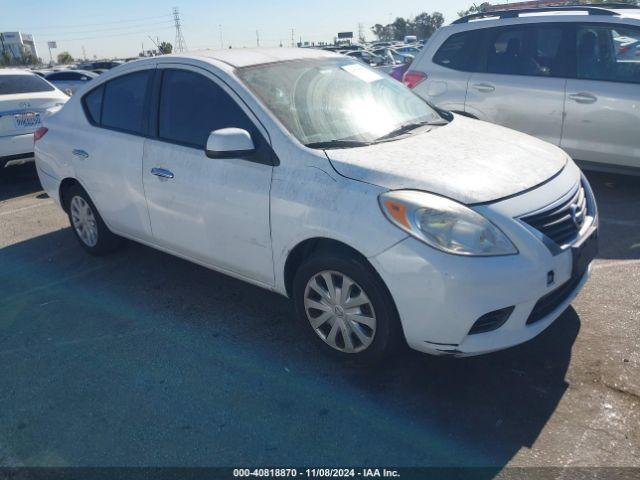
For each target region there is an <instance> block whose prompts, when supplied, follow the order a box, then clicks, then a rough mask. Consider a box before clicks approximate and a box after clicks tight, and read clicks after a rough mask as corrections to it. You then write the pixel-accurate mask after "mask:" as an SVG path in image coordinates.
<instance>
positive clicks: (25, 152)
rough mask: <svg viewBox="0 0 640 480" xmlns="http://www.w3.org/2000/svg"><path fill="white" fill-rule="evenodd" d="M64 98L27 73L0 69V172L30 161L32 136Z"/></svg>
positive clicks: (44, 81) (61, 94) (57, 91)
mask: <svg viewBox="0 0 640 480" xmlns="http://www.w3.org/2000/svg"><path fill="white" fill-rule="evenodd" d="M68 98H69V97H67V96H66V95H65V94H64V93H62V92H61V91H60V90H58V89H57V88H55V87H54V86H53V85H51V84H50V83H49V82H47V81H46V80H44V79H43V78H41V77H39V76H38V75H35V74H33V73H31V72H29V71H27V70H17V69H0V169H2V168H4V167H5V166H7V165H11V164H15V163H24V162H27V161H33V132H35V131H36V130H37V129H38V128H39V127H40V125H41V121H42V117H43V116H44V115H45V114H46V113H47V112H50V111H52V109H55V108H57V107H60V106H61V105H63V104H64V103H65V102H66V101H67V99H68Z"/></svg>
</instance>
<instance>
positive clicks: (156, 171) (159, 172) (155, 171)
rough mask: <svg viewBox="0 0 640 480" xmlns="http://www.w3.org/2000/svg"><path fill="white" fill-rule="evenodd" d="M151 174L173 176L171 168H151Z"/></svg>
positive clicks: (161, 176)
mask: <svg viewBox="0 0 640 480" xmlns="http://www.w3.org/2000/svg"><path fill="white" fill-rule="evenodd" d="M151 175H155V176H156V177H160V178H173V177H174V175H173V172H172V171H171V170H167V169H166V168H152V169H151Z"/></svg>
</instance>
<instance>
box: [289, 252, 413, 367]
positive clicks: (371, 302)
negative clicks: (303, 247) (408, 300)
mask: <svg viewBox="0 0 640 480" xmlns="http://www.w3.org/2000/svg"><path fill="white" fill-rule="evenodd" d="M293 297H294V302H295V305H296V311H297V314H298V316H299V317H300V318H301V319H302V320H303V322H304V323H305V325H306V329H307V331H308V332H309V333H310V334H311V336H312V338H313V339H314V341H316V343H318V344H319V345H320V346H321V347H322V348H323V349H324V350H326V351H328V352H331V353H333V354H334V355H337V356H339V357H342V358H345V359H354V360H358V361H361V362H364V363H375V362H377V361H380V360H381V359H384V358H385V357H387V356H389V355H390V354H391V353H393V352H394V351H395V350H396V349H397V347H398V345H399V344H400V340H401V337H402V335H401V327H400V322H399V320H398V315H397V313H396V310H395V306H394V303H393V300H392V298H391V295H390V294H389V292H388V291H387V289H386V287H385V285H384V283H383V282H382V280H381V279H380V278H379V277H378V276H377V274H376V273H375V272H374V271H373V269H372V268H371V266H370V265H368V264H367V263H366V262H365V261H364V260H362V259H360V258H357V257H356V256H353V255H349V254H348V253H346V252H321V253H319V254H316V255H315V256H313V257H311V258H309V259H307V260H306V261H304V262H303V264H302V265H301V266H300V268H299V269H298V271H297V273H296V276H295V278H294V285H293Z"/></svg>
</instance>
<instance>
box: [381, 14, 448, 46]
mask: <svg viewBox="0 0 640 480" xmlns="http://www.w3.org/2000/svg"><path fill="white" fill-rule="evenodd" d="M443 23H444V16H443V15H442V14H441V13H440V12H433V13H432V14H428V13H426V12H423V13H421V14H420V15H418V16H416V17H414V18H402V17H398V18H396V19H395V20H394V21H393V23H390V24H388V25H381V24H379V23H377V24H375V25H374V26H373V27H371V31H372V32H373V34H374V35H375V36H376V37H377V38H378V40H380V41H384V42H389V41H392V40H398V41H402V40H404V37H406V36H407V35H416V36H417V37H418V38H419V39H421V40H426V39H427V38H429V37H430V36H431V35H433V32H435V31H436V30H437V29H438V28H440V27H441V26H442V24H443Z"/></svg>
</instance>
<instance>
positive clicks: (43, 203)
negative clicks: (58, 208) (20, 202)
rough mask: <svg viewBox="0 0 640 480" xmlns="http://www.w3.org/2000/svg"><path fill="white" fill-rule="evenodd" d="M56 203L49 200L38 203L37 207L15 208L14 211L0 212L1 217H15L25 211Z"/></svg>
mask: <svg viewBox="0 0 640 480" xmlns="http://www.w3.org/2000/svg"><path fill="white" fill-rule="evenodd" d="M53 203H54V201H53V200H47V201H44V202H40V203H36V204H35V205H29V206H28V207H21V208H15V209H13V210H7V211H6V212H0V217H3V216H6V215H13V214H15V213H20V212H24V211H25V210H31V209H33V208H38V207H42V206H43V205H52V204H53Z"/></svg>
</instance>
